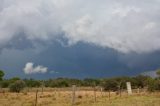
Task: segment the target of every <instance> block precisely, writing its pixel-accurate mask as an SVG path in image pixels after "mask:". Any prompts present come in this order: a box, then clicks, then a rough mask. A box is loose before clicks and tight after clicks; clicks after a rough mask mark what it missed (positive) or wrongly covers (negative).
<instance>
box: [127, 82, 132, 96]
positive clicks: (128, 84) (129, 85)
mask: <svg viewBox="0 0 160 106" xmlns="http://www.w3.org/2000/svg"><path fill="white" fill-rule="evenodd" d="M126 85H127V91H128V95H131V94H132V88H131V82H126Z"/></svg>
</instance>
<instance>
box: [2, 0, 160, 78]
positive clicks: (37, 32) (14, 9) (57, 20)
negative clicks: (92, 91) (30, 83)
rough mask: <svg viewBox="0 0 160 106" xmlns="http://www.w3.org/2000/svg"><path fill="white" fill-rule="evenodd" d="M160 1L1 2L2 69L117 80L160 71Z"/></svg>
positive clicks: (16, 73)
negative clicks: (113, 78)
mask: <svg viewBox="0 0 160 106" xmlns="http://www.w3.org/2000/svg"><path fill="white" fill-rule="evenodd" d="M159 27H160V0H67V1H66V0H1V1H0V69H2V70H5V73H6V78H10V77H13V76H19V77H23V78H24V77H33V78H52V77H76V78H77V77H78V78H85V77H111V76H121V75H123V76H124V75H130V76H133V75H137V74H140V73H143V72H144V71H152V70H155V69H157V68H159V67H160V59H159V58H160V30H159Z"/></svg>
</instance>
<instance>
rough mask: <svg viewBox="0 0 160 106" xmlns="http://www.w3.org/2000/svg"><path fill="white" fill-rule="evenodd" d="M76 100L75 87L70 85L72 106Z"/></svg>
mask: <svg viewBox="0 0 160 106" xmlns="http://www.w3.org/2000/svg"><path fill="white" fill-rule="evenodd" d="M75 99H76V85H72V106H74V104H75Z"/></svg>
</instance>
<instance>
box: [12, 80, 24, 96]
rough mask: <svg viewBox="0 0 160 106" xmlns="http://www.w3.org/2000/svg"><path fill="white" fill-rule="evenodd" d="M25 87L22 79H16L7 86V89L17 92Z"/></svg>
mask: <svg viewBox="0 0 160 106" xmlns="http://www.w3.org/2000/svg"><path fill="white" fill-rule="evenodd" d="M24 87H25V82H24V81H22V80H17V81H16V82H14V83H13V84H11V85H10V86H9V89H10V91H11V92H17V93H19V92H20V91H21V90H23V89H24Z"/></svg>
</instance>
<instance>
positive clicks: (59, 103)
mask: <svg viewBox="0 0 160 106" xmlns="http://www.w3.org/2000/svg"><path fill="white" fill-rule="evenodd" d="M71 98H72V92H71V91H47V92H46V91H45V92H43V93H42V92H39V93H38V106H71ZM34 105H35V92H23V93H19V94H18V93H9V92H7V93H0V106H34ZM75 106H160V93H141V94H133V95H130V96H129V95H127V94H126V93H122V95H121V97H120V96H119V95H116V94H115V93H111V97H110V98H109V97H108V92H96V101H95V97H94V92H93V91H77V92H76V103H75Z"/></svg>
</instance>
